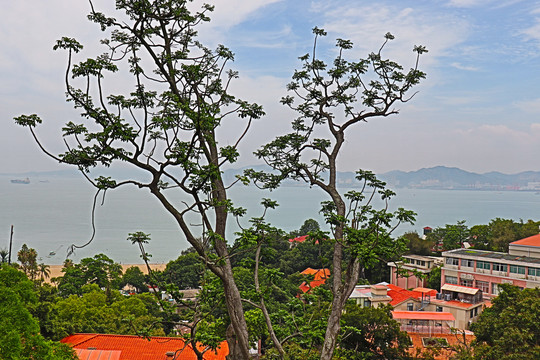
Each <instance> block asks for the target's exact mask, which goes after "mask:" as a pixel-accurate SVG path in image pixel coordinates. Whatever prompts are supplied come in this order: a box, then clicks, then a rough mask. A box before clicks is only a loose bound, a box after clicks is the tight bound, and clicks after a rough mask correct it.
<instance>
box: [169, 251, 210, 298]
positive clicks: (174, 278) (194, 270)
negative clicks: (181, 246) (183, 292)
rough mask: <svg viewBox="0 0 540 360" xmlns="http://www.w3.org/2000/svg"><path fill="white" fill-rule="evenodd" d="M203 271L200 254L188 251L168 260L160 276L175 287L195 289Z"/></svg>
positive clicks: (204, 269)
mask: <svg viewBox="0 0 540 360" xmlns="http://www.w3.org/2000/svg"><path fill="white" fill-rule="evenodd" d="M205 271H206V268H205V266H204V262H203V261H202V260H201V258H200V256H199V255H198V254H197V253H195V252H189V253H187V254H183V255H180V256H179V257H178V259H176V260H173V261H170V262H169V263H168V264H167V267H166V268H165V270H164V271H163V274H162V276H163V278H164V280H165V282H167V283H170V284H173V285H174V286H175V287H176V288H177V289H197V288H198V287H199V286H200V282H201V279H202V277H203V275H204V272H205Z"/></svg>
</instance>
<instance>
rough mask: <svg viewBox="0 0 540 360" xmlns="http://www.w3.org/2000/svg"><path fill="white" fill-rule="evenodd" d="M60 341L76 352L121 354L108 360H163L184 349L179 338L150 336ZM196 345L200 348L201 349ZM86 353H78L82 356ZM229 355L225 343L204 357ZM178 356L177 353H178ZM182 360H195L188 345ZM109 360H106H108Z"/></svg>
mask: <svg viewBox="0 0 540 360" xmlns="http://www.w3.org/2000/svg"><path fill="white" fill-rule="evenodd" d="M61 342H63V343H66V344H68V345H70V346H72V347H73V348H74V349H75V350H76V351H77V350H79V349H80V350H86V351H89V350H90V348H94V349H96V350H107V351H110V353H111V354H115V353H116V352H120V355H119V357H117V358H114V357H113V358H110V360H165V359H166V353H167V352H175V351H180V350H182V349H183V348H184V344H185V343H184V340H182V339H181V338H171V337H161V336H153V337H152V338H151V339H150V340H148V339H145V338H142V337H139V336H134V335H110V334H75V335H71V336H68V337H66V338H64V339H62V340H61ZM203 348H204V347H203V346H199V349H201V350H202V349H203ZM86 351H84V352H83V351H81V353H82V354H83V356H84V355H86V354H87V352H86ZM91 352H92V353H94V354H93V356H97V352H95V350H92V351H91ZM228 353H229V347H228V345H227V342H226V341H223V342H222V343H221V344H220V347H219V349H218V350H216V351H212V350H208V351H207V352H206V353H205V354H204V359H205V360H225V356H226V355H227V354H228ZM177 354H178V353H177ZM79 358H80V359H81V360H90V359H91V360H104V359H107V358H106V357H86V358H84V357H79ZM179 358H181V359H182V360H184V359H185V360H197V356H196V355H195V352H194V351H193V349H192V348H191V346H187V347H186V348H185V349H184V350H183V351H182V353H181V356H180V357H179ZM107 360H109V359H107Z"/></svg>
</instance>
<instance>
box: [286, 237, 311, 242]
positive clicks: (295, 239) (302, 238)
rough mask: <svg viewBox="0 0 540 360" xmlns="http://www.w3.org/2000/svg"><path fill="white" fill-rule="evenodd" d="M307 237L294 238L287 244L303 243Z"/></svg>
mask: <svg viewBox="0 0 540 360" xmlns="http://www.w3.org/2000/svg"><path fill="white" fill-rule="evenodd" d="M308 236H309V235H303V236H298V237H295V238H294V239H289V242H290V243H293V242H299V243H303V242H304V241H306V240H307V238H308Z"/></svg>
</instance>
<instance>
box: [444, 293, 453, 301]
mask: <svg viewBox="0 0 540 360" xmlns="http://www.w3.org/2000/svg"><path fill="white" fill-rule="evenodd" d="M444 300H446V301H450V300H452V294H444Z"/></svg>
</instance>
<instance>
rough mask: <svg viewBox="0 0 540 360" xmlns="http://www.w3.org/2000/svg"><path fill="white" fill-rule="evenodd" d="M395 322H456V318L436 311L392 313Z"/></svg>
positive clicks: (447, 313)
mask: <svg viewBox="0 0 540 360" xmlns="http://www.w3.org/2000/svg"><path fill="white" fill-rule="evenodd" d="M392 317H393V318H394V320H400V319H401V320H440V321H454V320H456V318H455V317H454V315H452V314H451V313H449V312H435V311H392Z"/></svg>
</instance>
